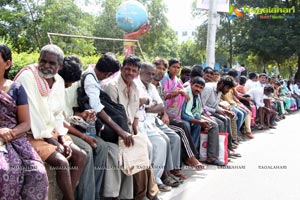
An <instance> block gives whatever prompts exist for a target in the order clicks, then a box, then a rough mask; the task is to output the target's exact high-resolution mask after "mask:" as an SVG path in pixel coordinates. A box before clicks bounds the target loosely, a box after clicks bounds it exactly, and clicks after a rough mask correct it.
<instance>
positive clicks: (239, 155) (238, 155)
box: [229, 152, 242, 158]
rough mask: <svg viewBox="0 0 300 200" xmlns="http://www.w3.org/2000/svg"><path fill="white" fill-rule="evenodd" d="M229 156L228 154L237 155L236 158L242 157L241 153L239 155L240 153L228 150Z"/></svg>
mask: <svg viewBox="0 0 300 200" xmlns="http://www.w3.org/2000/svg"><path fill="white" fill-rule="evenodd" d="M229 156H230V157H238V158H239V157H242V155H241V154H240V153H235V152H230V153H229Z"/></svg>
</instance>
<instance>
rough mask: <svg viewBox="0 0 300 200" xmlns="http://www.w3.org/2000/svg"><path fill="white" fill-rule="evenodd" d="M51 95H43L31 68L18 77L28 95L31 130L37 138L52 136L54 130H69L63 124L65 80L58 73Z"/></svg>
mask: <svg viewBox="0 0 300 200" xmlns="http://www.w3.org/2000/svg"><path fill="white" fill-rule="evenodd" d="M54 79H55V82H54V83H53V86H52V88H51V91H50V94H49V96H42V95H41V94H40V92H39V90H38V86H37V83H36V81H35V78H34V75H33V73H32V71H31V70H25V71H23V72H22V73H21V74H20V75H19V77H18V78H17V79H16V81H17V82H19V83H21V84H22V85H23V87H24V89H25V91H26V93H27V95H28V105H29V114H30V126H31V132H32V134H33V137H34V138H35V139H42V138H51V137H52V132H53V131H57V132H58V134H59V135H65V134H67V132H68V129H66V128H65V127H64V125H63V122H64V119H65V118H64V115H63V110H64V107H65V99H64V97H65V91H64V88H65V84H64V80H63V79H62V78H61V77H60V76H59V75H58V74H56V75H55V76H54Z"/></svg>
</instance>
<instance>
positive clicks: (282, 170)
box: [159, 111, 300, 200]
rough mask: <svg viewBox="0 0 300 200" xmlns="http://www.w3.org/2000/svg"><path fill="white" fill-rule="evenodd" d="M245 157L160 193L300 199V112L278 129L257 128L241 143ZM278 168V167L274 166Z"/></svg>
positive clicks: (185, 199)
mask: <svg viewBox="0 0 300 200" xmlns="http://www.w3.org/2000/svg"><path fill="white" fill-rule="evenodd" d="M237 151H238V152H239V153H241V154H242V156H243V157H242V158H238V159H234V160H233V159H231V162H230V163H229V165H228V167H233V168H236V169H220V168H218V167H216V166H211V165H210V166H208V169H207V170H204V171H201V172H197V171H194V170H185V171H184V173H185V174H186V175H188V176H190V178H189V179H187V180H186V181H185V183H184V184H182V185H180V186H179V187H178V188H176V189H174V188H173V189H172V191H170V192H166V193H161V194H160V195H159V196H160V197H161V198H162V199H163V200H202V199H203V200H300V166H299V164H300V111H299V112H297V113H293V114H290V115H287V116H286V119H285V120H282V121H280V122H279V123H278V126H277V129H272V130H264V131H256V132H255V138H254V139H253V140H248V141H245V142H243V143H242V144H240V145H239V148H238V149H237ZM275 168H276V169H275Z"/></svg>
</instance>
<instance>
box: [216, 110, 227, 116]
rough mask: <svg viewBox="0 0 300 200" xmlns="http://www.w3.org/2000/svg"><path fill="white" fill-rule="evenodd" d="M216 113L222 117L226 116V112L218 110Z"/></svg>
mask: <svg viewBox="0 0 300 200" xmlns="http://www.w3.org/2000/svg"><path fill="white" fill-rule="evenodd" d="M216 113H217V114H220V115H225V112H224V111H223V110H216Z"/></svg>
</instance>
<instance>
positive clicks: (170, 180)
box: [162, 176, 180, 187]
mask: <svg viewBox="0 0 300 200" xmlns="http://www.w3.org/2000/svg"><path fill="white" fill-rule="evenodd" d="M162 182H163V183H164V184H165V185H167V186H171V187H178V186H179V185H180V183H179V182H178V181H176V180H175V179H173V178H172V177H170V176H167V177H166V178H165V179H164V180H162Z"/></svg>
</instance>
